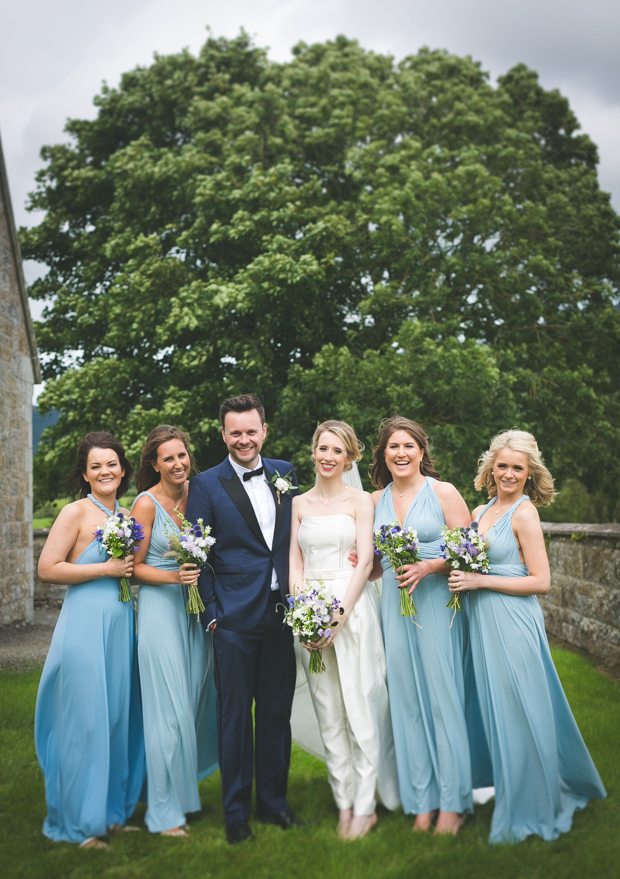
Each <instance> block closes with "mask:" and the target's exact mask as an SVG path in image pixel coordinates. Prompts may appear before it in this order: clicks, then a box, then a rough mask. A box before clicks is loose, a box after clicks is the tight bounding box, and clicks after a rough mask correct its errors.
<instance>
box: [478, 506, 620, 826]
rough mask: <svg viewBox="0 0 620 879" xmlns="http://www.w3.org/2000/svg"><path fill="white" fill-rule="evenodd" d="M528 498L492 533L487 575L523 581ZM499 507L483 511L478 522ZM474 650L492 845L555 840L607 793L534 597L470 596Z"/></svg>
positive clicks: (490, 593) (482, 592)
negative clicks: (518, 522) (519, 535)
mask: <svg viewBox="0 0 620 879" xmlns="http://www.w3.org/2000/svg"><path fill="white" fill-rule="evenodd" d="M526 500H529V499H528V498H527V497H526V495H522V496H521V497H520V498H519V500H518V501H516V502H515V503H514V504H513V506H512V507H510V509H509V510H507V511H506V512H505V513H504V515H503V516H501V518H500V519H499V520H498V521H497V522H496V523H495V525H493V526H491V528H490V529H489V531H488V532H487V535H486V539H487V544H488V556H489V560H490V562H491V568H490V571H489V573H490V574H494V575H496V576H500V577H526V576H527V575H528V571H527V568H526V566H525V565H524V564H523V563H522V562H521V559H520V556H519V548H518V546H517V541H516V538H515V536H514V532H513V530H512V516H513V514H514V512H515V510H516V509H517V507H518V506H519V505H520V504H522V503H523V502H524V501H526ZM495 502H496V498H493V500H491V501H490V503H488V504H487V505H486V507H484V509H483V510H482V511H481V512H480V515H479V516H478V519H480V518H481V516H482V515H483V513H484V512H485V510H487V509H488V508H489V507H490V506H491V505H492V504H493V503H495ZM469 612H470V628H471V646H472V656H473V663H474V671H475V675H476V683H477V690H478V698H479V701H480V707H481V709H482V719H483V723H484V727H485V730H486V734H487V739H488V742H489V745H490V749H491V759H492V762H493V777H494V783H495V810H494V812H493V821H492V823H491V834H490V836H489V842H491V843H498V842H520V841H521V840H522V839H525V837H526V836H529V835H530V834H533V833H535V834H537V835H538V836H541V837H542V838H543V839H545V840H553V839H556V838H557V837H558V836H559V835H560V833H565V832H566V831H567V830H570V827H571V824H572V820H573V812H574V811H575V809H583V808H584V806H585V805H586V803H587V802H588V800H589V799H592V798H596V799H603V798H604V797H605V796H606V794H605V788H604V787H603V784H602V782H601V779H600V778H599V775H598V772H597V771H596V768H595V766H594V763H593V762H592V758H591V757H590V754H589V753H588V750H587V748H586V746H585V743H584V741H583V739H582V737H581V733H580V732H579V729H578V727H577V724H576V723H575V718H574V717H573V715H572V712H571V710H570V707H569V704H568V702H567V700H566V696H565V695H564V691H563V689H562V685H561V684H560V679H559V678H558V675H557V672H556V670H555V666H554V664H553V660H552V659H551V653H550V652H549V644H548V641H547V635H546V633H545V619H544V615H543V611H542V608H541V606H540V602H539V601H538V599H537V597H536V596H535V595H505V594H504V593H502V592H495V591H491V590H487V589H477V590H475V591H472V592H470V593H469Z"/></svg>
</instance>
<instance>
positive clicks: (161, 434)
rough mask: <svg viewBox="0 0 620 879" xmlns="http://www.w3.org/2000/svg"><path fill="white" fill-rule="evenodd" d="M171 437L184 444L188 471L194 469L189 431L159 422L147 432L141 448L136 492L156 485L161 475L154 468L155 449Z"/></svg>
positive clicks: (155, 460)
mask: <svg viewBox="0 0 620 879" xmlns="http://www.w3.org/2000/svg"><path fill="white" fill-rule="evenodd" d="M173 439H178V440H181V442H182V443H183V445H184V446H185V448H186V450H187V454H188V455H189V463H190V473H191V471H192V470H195V469H196V466H195V464H194V456H193V455H192V453H191V450H190V447H189V433H185V431H184V430H180V429H179V428H178V427H173V426H172V424H160V425H159V427H154V428H153V430H152V431H151V432H150V433H149V435H148V436H147V438H146V442H145V444H144V448H143V449H142V457H141V458H140V469H139V470H138V472H137V473H136V488H137V489H138V493H140V492H142V491H148V490H149V488H152V487H153V486H154V485H157V483H158V482H159V481H160V479H161V476H160V475H159V473H158V472H157V470H156V469H155V464H156V463H157V449H158V448H159V447H160V446H161V445H162V443H167V442H168V441H169V440H173Z"/></svg>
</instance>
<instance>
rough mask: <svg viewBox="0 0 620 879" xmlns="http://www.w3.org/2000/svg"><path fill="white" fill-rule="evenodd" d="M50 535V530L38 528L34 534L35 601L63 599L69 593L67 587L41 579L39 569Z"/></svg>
mask: <svg viewBox="0 0 620 879" xmlns="http://www.w3.org/2000/svg"><path fill="white" fill-rule="evenodd" d="M49 533H50V529H49V528H37V529H36V530H35V531H33V532H32V537H33V540H32V562H33V580H34V600H35V601H40V602H44V601H57V600H59V599H63V598H64V597H65V592H66V591H67V587H66V586H58V585H57V584H55V583H42V582H41V580H40V579H39V574H38V571H37V568H38V567H39V559H40V558H41V552H42V551H43V547H44V546H45V541H46V540H47V535H48V534H49Z"/></svg>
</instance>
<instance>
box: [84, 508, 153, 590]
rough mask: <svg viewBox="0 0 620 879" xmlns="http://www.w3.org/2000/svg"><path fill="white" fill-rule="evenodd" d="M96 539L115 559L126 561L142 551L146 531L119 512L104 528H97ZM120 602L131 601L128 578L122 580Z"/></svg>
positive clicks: (131, 517) (129, 517)
mask: <svg viewBox="0 0 620 879" xmlns="http://www.w3.org/2000/svg"><path fill="white" fill-rule="evenodd" d="M95 539H96V540H98V541H99V543H100V544H101V545H102V546H103V548H104V549H105V550H106V552H107V554H108V555H109V556H111V557H112V558H113V559H124V558H125V556H128V555H129V553H130V552H137V551H138V550H139V549H140V541H141V540H144V529H143V528H142V525H140V523H139V522H136V520H135V519H134V517H133V516H126V515H125V514H124V513H121V512H118V513H115V514H114V515H113V516H108V518H107V519H106V521H105V523H104V524H103V525H102V527H101V528H97V530H96V531H95ZM118 600H119V601H131V590H130V588H129V580H128V579H127V577H122V578H121V584H120V588H119V594H118Z"/></svg>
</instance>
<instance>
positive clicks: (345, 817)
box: [338, 809, 353, 839]
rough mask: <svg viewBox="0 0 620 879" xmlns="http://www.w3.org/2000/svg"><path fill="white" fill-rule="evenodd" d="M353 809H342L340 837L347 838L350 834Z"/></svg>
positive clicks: (339, 823)
mask: <svg viewBox="0 0 620 879" xmlns="http://www.w3.org/2000/svg"><path fill="white" fill-rule="evenodd" d="M352 817H353V809H341V810H340V812H339V815H338V838H339V839H346V838H347V837H348V835H349V828H350V826H351V818H352Z"/></svg>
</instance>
